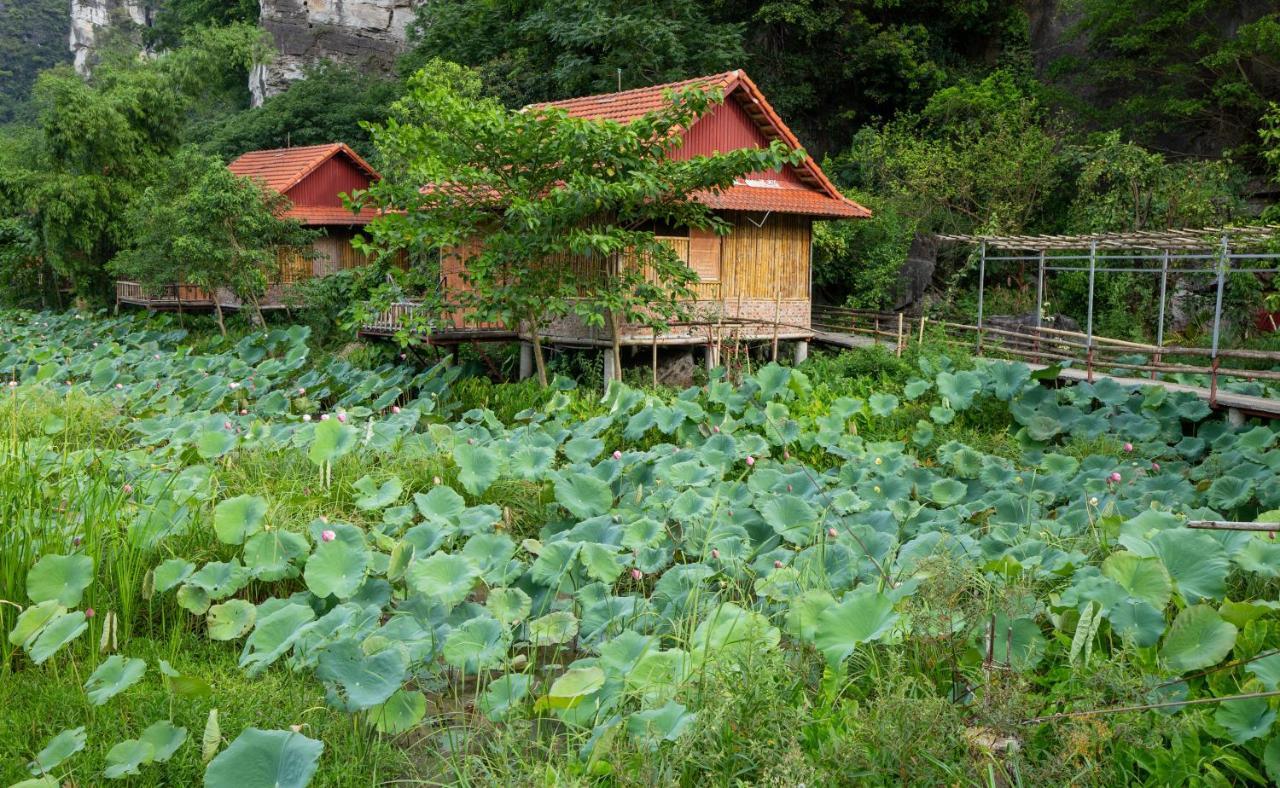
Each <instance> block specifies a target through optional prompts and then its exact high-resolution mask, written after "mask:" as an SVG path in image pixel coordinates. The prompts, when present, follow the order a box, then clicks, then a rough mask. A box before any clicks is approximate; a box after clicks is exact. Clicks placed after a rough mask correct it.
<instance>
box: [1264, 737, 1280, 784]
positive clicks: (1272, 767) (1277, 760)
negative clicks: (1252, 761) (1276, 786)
mask: <svg viewBox="0 0 1280 788" xmlns="http://www.w3.org/2000/svg"><path fill="white" fill-rule="evenodd" d="M1262 763H1263V765H1264V766H1265V767H1266V769H1267V776H1268V777H1270V778H1271V782H1272V783H1280V736H1277V737H1275V738H1273V739H1272V740H1271V741H1269V742H1267V746H1266V748H1265V749H1264V750H1263V751H1262Z"/></svg>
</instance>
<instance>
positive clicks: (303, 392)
mask: <svg viewBox="0 0 1280 788" xmlns="http://www.w3.org/2000/svg"><path fill="white" fill-rule="evenodd" d="M306 393H307V390H306V389H304V388H303V387H302V386H298V396H302V395H303V394H306Z"/></svg>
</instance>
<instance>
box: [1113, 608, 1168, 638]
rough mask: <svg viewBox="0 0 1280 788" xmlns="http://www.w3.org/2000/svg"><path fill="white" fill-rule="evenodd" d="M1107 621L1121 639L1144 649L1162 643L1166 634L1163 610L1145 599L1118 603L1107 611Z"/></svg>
mask: <svg viewBox="0 0 1280 788" xmlns="http://www.w3.org/2000/svg"><path fill="white" fill-rule="evenodd" d="M1107 619H1108V620H1109V621H1110V622H1111V628H1112V629H1114V630H1115V631H1116V632H1117V633H1118V634H1119V635H1120V637H1122V638H1124V639H1125V640H1127V641H1129V642H1131V643H1133V644H1134V645H1135V646H1139V647H1142V648H1146V647H1148V646H1154V645H1155V644H1156V643H1158V642H1160V635H1161V634H1163V633H1164V612H1163V610H1157V609H1156V608H1154V607H1152V606H1151V603H1150V602H1148V601H1146V600H1144V599H1136V598H1134V597H1127V598H1125V599H1122V600H1120V601H1119V602H1116V603H1115V604H1114V605H1112V606H1111V608H1110V610H1108V611H1107Z"/></svg>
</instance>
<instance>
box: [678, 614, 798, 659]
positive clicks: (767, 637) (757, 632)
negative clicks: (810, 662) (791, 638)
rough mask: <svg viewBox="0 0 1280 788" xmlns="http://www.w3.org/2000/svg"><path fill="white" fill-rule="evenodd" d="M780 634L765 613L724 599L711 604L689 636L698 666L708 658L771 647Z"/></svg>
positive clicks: (734, 655) (733, 655)
mask: <svg viewBox="0 0 1280 788" xmlns="http://www.w3.org/2000/svg"><path fill="white" fill-rule="evenodd" d="M781 638H782V633H781V632H779V631H778V628H777V627H775V626H773V625H771V624H770V623H769V619H767V618H765V617H764V615H762V614H760V613H757V612H756V611H754V610H745V609H743V608H741V607H739V606H738V605H735V604H733V603H732V602H725V603H722V604H720V605H717V606H716V607H715V608H713V609H712V610H711V611H710V612H709V613H708V614H707V617H706V618H705V619H703V621H702V623H700V624H698V628H697V629H695V630H694V632H693V636H692V637H691V638H690V640H689V643H690V656H691V657H692V659H693V664H694V665H695V666H699V665H702V664H703V663H704V662H705V661H706V660H708V659H721V658H724V659H732V658H734V657H736V656H744V655H749V654H757V653H761V652H765V651H771V650H773V649H775V648H777V647H778V643H779V642H780V640H781Z"/></svg>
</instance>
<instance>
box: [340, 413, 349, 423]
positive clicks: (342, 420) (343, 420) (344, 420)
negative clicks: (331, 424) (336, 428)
mask: <svg viewBox="0 0 1280 788" xmlns="http://www.w3.org/2000/svg"><path fill="white" fill-rule="evenodd" d="M338 423H339V424H346V423H347V414H345V413H339V414H338Z"/></svg>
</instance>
